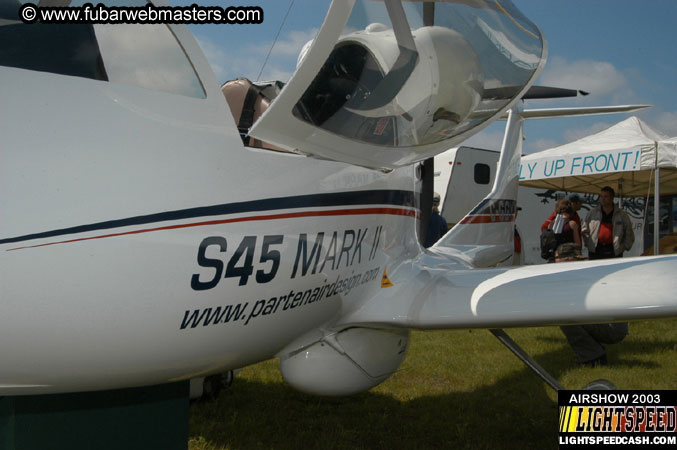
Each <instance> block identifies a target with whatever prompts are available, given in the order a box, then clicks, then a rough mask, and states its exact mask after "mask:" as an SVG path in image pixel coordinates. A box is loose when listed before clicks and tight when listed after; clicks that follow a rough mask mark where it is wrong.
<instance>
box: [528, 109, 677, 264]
mask: <svg viewBox="0 0 677 450" xmlns="http://www.w3.org/2000/svg"><path fill="white" fill-rule="evenodd" d="M520 185H522V186H529V187H535V188H542V189H554V190H558V191H568V192H588V193H599V192H600V190H601V189H602V187H604V186H611V187H612V188H614V190H615V191H616V196H618V197H648V196H650V195H653V194H654V193H655V192H658V195H655V196H654V249H655V250H654V251H655V252H658V222H659V220H658V219H659V218H658V214H659V198H660V195H661V194H662V195H675V194H677V137H673V138H670V137H667V136H665V135H663V134H661V133H659V132H657V131H655V130H653V129H652V128H651V127H649V126H648V125H647V124H645V123H644V122H642V121H641V120H640V119H638V118H637V117H634V116H633V117H630V118H628V119H626V120H624V121H622V122H620V123H617V124H616V125H614V126H612V127H610V128H607V129H606V130H604V131H600V132H599V133H597V134H593V135H590V136H586V137H584V138H581V139H578V140H577V141H574V142H571V143H569V144H565V145H561V146H559V147H554V148H551V149H548V150H543V151H541V152H537V153H533V154H531V155H527V156H524V157H522V162H521V166H520ZM656 254H657V253H656Z"/></svg>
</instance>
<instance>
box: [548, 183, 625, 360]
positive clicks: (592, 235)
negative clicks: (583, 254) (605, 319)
mask: <svg viewBox="0 0 677 450" xmlns="http://www.w3.org/2000/svg"><path fill="white" fill-rule="evenodd" d="M614 194H615V193H614V190H613V189H612V188H611V187H609V186H605V187H603V188H602V192H601V193H600V196H599V205H598V206H596V207H595V208H593V209H592V210H591V211H590V212H589V213H588V216H587V217H586V218H585V221H584V222H583V226H582V234H583V240H584V242H585V243H586V246H587V247H588V253H589V255H590V259H604V258H620V257H622V256H623V252H624V251H626V250H630V248H631V247H632V244H633V243H634V242H635V234H634V232H633V231H632V223H631V222H630V218H629V217H628V215H627V214H626V213H625V211H623V210H622V209H621V208H620V207H618V206H616V205H614ZM560 328H561V329H562V332H563V333H564V335H565V336H566V338H567V341H568V342H569V345H571V348H572V349H573V351H574V353H575V354H576V358H577V359H578V362H579V363H581V364H582V365H584V366H595V365H598V364H601V365H605V364H607V355H606V349H605V348H604V345H602V344H616V343H618V342H620V341H622V340H623V339H624V338H625V336H627V334H628V324H627V323H600V324H590V325H571V326H565V327H560Z"/></svg>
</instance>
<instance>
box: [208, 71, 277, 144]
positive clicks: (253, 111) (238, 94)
mask: <svg viewBox="0 0 677 450" xmlns="http://www.w3.org/2000/svg"><path fill="white" fill-rule="evenodd" d="M282 86H283V84H282V83H281V82H279V81H276V82H273V83H268V84H262V85H257V84H254V83H252V82H251V81H249V80H248V79H246V78H237V79H235V80H230V81H227V82H226V83H224V84H223V86H221V92H222V93H223V96H224V97H225V98H226V101H227V102H228V106H229V107H230V112H231V113H232V114H233V119H235V123H236V124H237V129H238V130H239V131H240V137H242V141H243V142H244V145H245V146H247V147H256V148H265V149H268V150H275V151H278V152H288V150H285V149H283V148H280V147H277V146H275V145H273V144H269V143H267V142H263V141H260V140H258V139H255V138H253V137H251V136H249V129H250V128H251V127H252V125H253V124H254V122H256V121H257V120H258V118H259V117H261V115H262V114H263V113H264V111H265V110H266V109H268V107H269V106H270V103H271V102H272V101H273V99H274V98H275V97H276V96H277V94H279V92H280V90H281V89H282Z"/></svg>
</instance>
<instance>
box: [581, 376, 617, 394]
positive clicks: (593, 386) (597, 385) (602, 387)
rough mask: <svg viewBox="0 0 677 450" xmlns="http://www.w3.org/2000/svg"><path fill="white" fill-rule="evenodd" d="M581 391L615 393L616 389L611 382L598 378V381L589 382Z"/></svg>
mask: <svg viewBox="0 0 677 450" xmlns="http://www.w3.org/2000/svg"><path fill="white" fill-rule="evenodd" d="M583 389H584V390H586V391H615V390H617V389H618V387H616V385H615V384H613V383H612V382H611V381H609V380H605V379H603V378H600V379H599V380H595V381H591V382H590V383H588V385H587V386H586V387H584V388H583Z"/></svg>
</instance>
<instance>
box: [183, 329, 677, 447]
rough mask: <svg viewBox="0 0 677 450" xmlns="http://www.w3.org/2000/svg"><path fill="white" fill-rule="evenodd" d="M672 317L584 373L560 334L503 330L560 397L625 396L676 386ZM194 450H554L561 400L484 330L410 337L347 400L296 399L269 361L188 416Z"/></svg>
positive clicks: (635, 332) (633, 332)
mask: <svg viewBox="0 0 677 450" xmlns="http://www.w3.org/2000/svg"><path fill="white" fill-rule="evenodd" d="M675 325H677V319H670V320H660V321H646V322H635V323H632V324H631V325H630V336H628V337H627V338H626V339H625V340H624V341H623V342H621V343H620V344H616V345H612V346H608V353H609V362H610V365H609V366H607V367H603V368H594V369H590V368H580V367H578V366H577V365H576V363H575V360H574V356H573V353H572V351H571V349H570V348H569V347H568V345H567V343H566V341H565V339H564V337H563V335H562V333H561V332H560V331H559V329H558V328H554V327H549V328H525V329H513V330H508V334H510V336H511V337H513V339H515V340H516V341H517V342H518V343H519V344H520V345H522V347H523V348H524V349H525V350H526V351H528V352H529V353H530V354H531V355H532V356H534V357H535V359H536V360H537V361H538V363H539V364H541V365H542V366H543V367H545V368H546V369H547V370H548V371H550V373H551V374H553V375H554V376H555V377H556V378H558V379H559V380H560V382H561V383H562V384H563V385H564V386H565V387H566V388H567V389H580V388H582V387H583V386H585V385H586V384H587V383H588V382H590V381H592V380H595V379H598V378H606V379H608V380H611V381H612V382H614V383H615V384H616V385H617V386H618V387H619V388H620V389H676V388H677V332H676V331H675ZM190 415H191V417H190V436H191V437H190V441H189V448H190V449H191V450H217V449H218V450H221V449H301V448H310V449H442V448H470V449H503V448H534V449H555V448H557V420H558V411H557V395H556V393H555V392H554V391H553V390H552V389H550V388H549V387H548V386H546V385H545V383H544V382H542V381H541V380H540V378H538V377H537V376H536V375H535V374H533V372H531V371H530V370H529V369H527V368H526V367H525V366H524V365H523V364H522V362H521V361H519V360H518V359H517V358H516V357H514V356H513V355H512V353H511V352H510V351H509V350H508V349H507V348H505V347H504V346H503V345H502V344H501V343H500V342H499V341H498V340H497V339H496V338H495V337H493V335H491V333H490V332H489V331H486V330H472V331H468V330H463V331H435V332H413V333H412V336H411V346H410V349H409V353H408V355H407V359H406V360H405V361H404V363H403V364H402V367H401V368H400V370H399V371H398V372H397V373H396V374H394V375H393V376H392V377H391V378H389V379H388V380H386V381H385V382H384V383H383V384H381V385H380V386H377V387H376V388H374V389H372V390H371V391H369V392H366V393H363V394H360V395H356V396H354V397H349V398H321V397H313V396H308V395H304V394H301V393H298V392H296V391H294V390H293V389H291V388H290V387H289V386H287V385H286V384H285V383H284V382H283V381H282V378H281V376H280V372H279V364H278V361H276V360H270V361H265V362H262V363H259V364H256V365H253V366H250V367H246V368H245V369H244V370H243V371H242V373H241V374H240V375H239V376H238V377H237V378H236V379H235V382H234V383H233V385H232V387H231V388H230V389H228V390H226V391H223V392H222V393H221V394H220V396H219V397H218V398H217V399H216V400H214V401H210V402H199V403H195V404H193V405H192V406H191V410H190Z"/></svg>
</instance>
